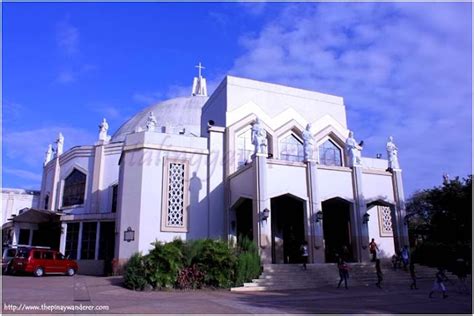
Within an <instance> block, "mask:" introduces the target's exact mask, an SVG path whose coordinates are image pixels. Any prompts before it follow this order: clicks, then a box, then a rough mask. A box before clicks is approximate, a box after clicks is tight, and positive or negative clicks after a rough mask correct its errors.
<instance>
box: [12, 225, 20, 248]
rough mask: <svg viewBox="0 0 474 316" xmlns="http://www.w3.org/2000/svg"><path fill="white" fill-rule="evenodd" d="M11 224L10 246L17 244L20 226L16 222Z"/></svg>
mask: <svg viewBox="0 0 474 316" xmlns="http://www.w3.org/2000/svg"><path fill="white" fill-rule="evenodd" d="M13 225H14V226H13V236H12V246H16V245H18V240H19V238H20V226H19V225H18V224H13Z"/></svg>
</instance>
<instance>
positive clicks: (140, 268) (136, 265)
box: [123, 253, 147, 290]
mask: <svg viewBox="0 0 474 316" xmlns="http://www.w3.org/2000/svg"><path fill="white" fill-rule="evenodd" d="M123 280H124V284H125V287H126V288H129V289H132V290H143V288H144V287H145V285H146V284H147V280H146V272H145V263H144V257H143V256H142V255H141V253H135V254H134V255H133V256H131V257H130V259H129V260H128V262H127V263H126V264H125V267H124V274H123Z"/></svg>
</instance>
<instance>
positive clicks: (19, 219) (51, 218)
mask: <svg viewBox="0 0 474 316" xmlns="http://www.w3.org/2000/svg"><path fill="white" fill-rule="evenodd" d="M59 217H60V215H59V214H57V213H53V212H51V211H43V210H35V209H32V208H30V209H28V210H26V211H24V212H22V213H21V214H19V215H17V216H15V217H13V218H11V221H12V222H14V223H31V224H41V223H50V222H59Z"/></svg>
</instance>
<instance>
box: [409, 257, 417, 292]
mask: <svg viewBox="0 0 474 316" xmlns="http://www.w3.org/2000/svg"><path fill="white" fill-rule="evenodd" d="M410 277H411V284H410V290H413V289H415V290H418V288H417V287H416V274H415V264H414V263H413V262H410Z"/></svg>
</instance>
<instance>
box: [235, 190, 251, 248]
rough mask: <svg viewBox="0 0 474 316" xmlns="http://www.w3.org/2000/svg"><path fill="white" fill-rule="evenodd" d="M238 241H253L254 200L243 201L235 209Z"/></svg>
mask: <svg viewBox="0 0 474 316" xmlns="http://www.w3.org/2000/svg"><path fill="white" fill-rule="evenodd" d="M235 216H236V222H237V223H236V226H237V227H236V233H237V241H240V240H241V239H242V238H243V237H247V238H248V239H249V240H253V225H252V221H253V220H252V200H251V199H242V201H241V203H240V204H239V205H238V206H237V207H235Z"/></svg>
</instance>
